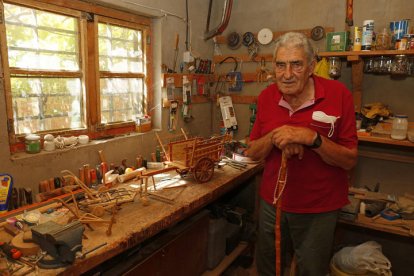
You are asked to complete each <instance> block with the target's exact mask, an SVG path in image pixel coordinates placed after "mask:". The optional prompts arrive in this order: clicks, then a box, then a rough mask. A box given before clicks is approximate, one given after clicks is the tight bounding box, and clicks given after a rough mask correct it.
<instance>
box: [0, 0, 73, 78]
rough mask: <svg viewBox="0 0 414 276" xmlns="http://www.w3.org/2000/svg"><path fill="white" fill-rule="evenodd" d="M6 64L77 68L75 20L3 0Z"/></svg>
mask: <svg viewBox="0 0 414 276" xmlns="http://www.w3.org/2000/svg"><path fill="white" fill-rule="evenodd" d="M4 14H5V21H6V36H7V48H8V53H9V66H10V67H17V68H23V69H36V70H68V71H78V70H79V43H78V37H79V33H78V20H77V19H76V18H73V17H69V16H64V15H59V14H53V13H49V12H45V11H41V10H36V9H31V8H26V7H20V6H16V5H11V4H6V3H5V4H4Z"/></svg>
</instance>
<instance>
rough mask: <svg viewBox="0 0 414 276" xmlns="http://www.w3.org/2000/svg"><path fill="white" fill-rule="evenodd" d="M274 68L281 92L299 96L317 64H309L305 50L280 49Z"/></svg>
mask: <svg viewBox="0 0 414 276" xmlns="http://www.w3.org/2000/svg"><path fill="white" fill-rule="evenodd" d="M273 66H274V70H275V74H276V84H277V86H278V87H279V90H280V91H281V92H282V93H283V94H286V95H299V94H300V93H302V92H303V90H304V87H305V85H306V83H307V82H308V79H309V77H310V76H311V75H312V72H313V68H314V67H315V62H314V61H312V62H311V63H309V62H308V60H307V58H306V54H305V51H304V49H303V48H287V47H280V48H279V49H278V51H277V53H276V58H275V60H274V62H273Z"/></svg>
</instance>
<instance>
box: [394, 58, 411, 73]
mask: <svg viewBox="0 0 414 276" xmlns="http://www.w3.org/2000/svg"><path fill="white" fill-rule="evenodd" d="M391 74H394V75H407V74H408V58H407V56H406V55H396V56H395V57H394V60H393V61H392V64H391Z"/></svg>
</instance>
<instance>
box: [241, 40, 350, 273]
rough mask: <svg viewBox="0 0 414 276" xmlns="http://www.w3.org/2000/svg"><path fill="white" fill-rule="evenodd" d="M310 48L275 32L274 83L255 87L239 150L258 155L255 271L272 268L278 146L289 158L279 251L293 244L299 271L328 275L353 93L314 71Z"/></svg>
mask: <svg viewBox="0 0 414 276" xmlns="http://www.w3.org/2000/svg"><path fill="white" fill-rule="evenodd" d="M315 62H316V61H315V53H314V50H313V48H312V45H311V43H310V41H309V40H308V39H307V38H306V36H304V35H303V34H300V33H286V34H284V35H283V36H281V37H280V38H279V39H278V40H277V42H276V46H275V50H274V58H273V64H274V70H275V74H276V83H275V84H272V85H270V86H269V87H267V88H266V89H265V90H263V91H262V92H261V94H260V95H259V98H258V108H257V115H256V121H255V123H254V126H253V129H252V132H251V134H250V140H251V142H250V143H249V147H248V149H247V150H246V152H245V154H246V155H247V156H249V157H251V158H253V159H255V160H264V161H265V168H264V172H263V178H262V183H261V187H260V197H261V206H260V218H259V239H258V244H257V253H258V254H257V265H258V272H259V275H275V245H274V244H275V242H274V241H275V234H274V231H275V229H274V225H275V213H276V212H275V206H274V202H275V200H274V196H275V186H276V183H277V178H278V171H279V168H280V165H281V156H282V152H283V153H284V154H285V156H286V157H287V158H288V161H287V180H286V185H285V189H284V191H283V194H282V196H281V210H282V215H281V244H282V259H286V255H287V254H286V252H287V249H288V248H293V251H294V254H295V256H296V259H297V271H298V273H299V275H315V276H322V275H326V273H327V271H328V267H329V261H330V257H331V254H332V245H333V237H334V230H335V226H336V222H337V218H338V213H339V210H340V208H341V207H343V206H344V205H346V204H348V197H347V194H348V177H347V171H348V170H349V169H351V168H352V167H353V166H354V165H355V164H356V160H357V144H358V140H357V136H356V126H355V111H354V103H353V98H352V94H351V93H350V92H349V90H348V89H347V88H346V87H345V86H344V85H343V84H341V83H340V82H338V81H334V80H327V79H323V78H320V77H317V76H314V75H313V70H314V67H315Z"/></svg>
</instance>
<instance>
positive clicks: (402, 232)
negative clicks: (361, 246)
mask: <svg viewBox="0 0 414 276" xmlns="http://www.w3.org/2000/svg"><path fill="white" fill-rule="evenodd" d="M339 222H340V223H342V224H349V225H355V226H359V227H363V228H368V229H373V230H377V231H381V232H386V233H391V234H395V235H399V236H405V237H411V238H412V237H413V234H414V231H413V230H414V223H413V222H412V221H407V220H401V219H397V220H393V221H389V220H386V219H384V218H378V219H376V220H373V219H372V218H368V217H366V216H364V215H362V214H358V218H357V219H356V220H355V221H348V220H343V219H341V220H339ZM410 229H411V230H410Z"/></svg>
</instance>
